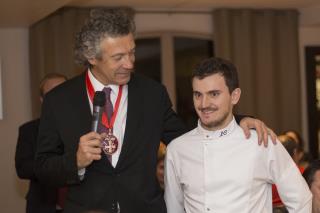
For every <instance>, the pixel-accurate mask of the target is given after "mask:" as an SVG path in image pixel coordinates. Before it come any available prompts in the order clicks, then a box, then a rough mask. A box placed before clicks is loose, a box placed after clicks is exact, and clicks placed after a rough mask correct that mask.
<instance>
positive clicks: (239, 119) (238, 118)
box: [234, 115, 254, 124]
mask: <svg viewBox="0 0 320 213" xmlns="http://www.w3.org/2000/svg"><path fill="white" fill-rule="evenodd" d="M234 117H235V119H236V122H237V124H240V121H241V120H242V119H244V118H246V117H249V118H254V117H253V116H250V115H234Z"/></svg>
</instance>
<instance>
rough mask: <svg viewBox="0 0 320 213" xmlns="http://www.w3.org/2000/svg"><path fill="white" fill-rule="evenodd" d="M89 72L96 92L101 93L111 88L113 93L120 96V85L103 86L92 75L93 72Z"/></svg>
mask: <svg viewBox="0 0 320 213" xmlns="http://www.w3.org/2000/svg"><path fill="white" fill-rule="evenodd" d="M88 71H89V72H88V73H89V79H90V81H91V84H92V86H93V89H94V91H101V90H103V88H104V87H109V88H111V92H112V93H113V94H115V95H117V94H118V91H119V85H116V84H108V85H103V84H102V83H101V82H100V81H99V80H98V79H96V78H95V77H94V75H93V74H92V72H91V70H90V69H89V70H88Z"/></svg>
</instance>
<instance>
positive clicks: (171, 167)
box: [164, 146, 185, 213]
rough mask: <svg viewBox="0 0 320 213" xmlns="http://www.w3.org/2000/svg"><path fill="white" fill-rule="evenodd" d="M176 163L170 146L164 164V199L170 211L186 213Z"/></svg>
mask: <svg viewBox="0 0 320 213" xmlns="http://www.w3.org/2000/svg"><path fill="white" fill-rule="evenodd" d="M176 166H178V165H176V164H175V162H174V160H173V156H172V153H171V151H170V146H169V147H168V148H167V151H166V158H165V164H164V168H165V170H164V185H165V190H164V199H165V201H166V206H167V212H168V213H185V211H184V205H183V191H182V189H181V185H180V181H179V175H178V173H177V170H176V169H175V168H176Z"/></svg>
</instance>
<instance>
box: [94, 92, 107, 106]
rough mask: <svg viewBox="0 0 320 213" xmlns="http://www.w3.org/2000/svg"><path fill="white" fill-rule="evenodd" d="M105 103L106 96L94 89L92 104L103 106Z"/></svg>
mask: <svg viewBox="0 0 320 213" xmlns="http://www.w3.org/2000/svg"><path fill="white" fill-rule="evenodd" d="M105 103H106V96H105V93H104V92H103V91H96V92H95V93H94V97H93V106H100V107H103V106H104V105H105Z"/></svg>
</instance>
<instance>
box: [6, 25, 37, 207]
mask: <svg viewBox="0 0 320 213" xmlns="http://www.w3.org/2000/svg"><path fill="white" fill-rule="evenodd" d="M0 58H1V62H2V82H1V83H2V100H3V117H4V118H3V120H0V135H1V142H0V144H1V149H0V150H1V153H0V171H1V175H0V177H1V179H0V184H1V190H0V206H1V212H15V213H20V212H21V213H22V212H24V208H25V200H24V196H25V192H26V189H27V182H26V181H22V180H19V179H18V178H17V175H16V172H15V166H14V153H15V146H16V141H17V134H18V132H17V131H18V130H17V129H18V126H19V125H20V124H21V123H23V122H25V121H27V120H30V119H31V103H30V85H29V62H28V60H29V59H28V30H27V29H22V28H19V29H0Z"/></svg>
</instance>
